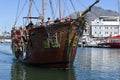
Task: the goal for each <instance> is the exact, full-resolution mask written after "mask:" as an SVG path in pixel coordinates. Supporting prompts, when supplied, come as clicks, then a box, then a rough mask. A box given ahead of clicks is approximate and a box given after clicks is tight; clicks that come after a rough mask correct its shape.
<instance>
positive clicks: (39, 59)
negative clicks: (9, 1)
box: [11, 0, 99, 68]
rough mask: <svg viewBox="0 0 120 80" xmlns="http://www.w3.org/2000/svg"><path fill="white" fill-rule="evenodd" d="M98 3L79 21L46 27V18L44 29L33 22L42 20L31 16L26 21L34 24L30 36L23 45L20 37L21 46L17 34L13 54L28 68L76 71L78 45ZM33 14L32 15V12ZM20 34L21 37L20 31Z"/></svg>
mask: <svg viewBox="0 0 120 80" xmlns="http://www.w3.org/2000/svg"><path fill="white" fill-rule="evenodd" d="M30 1H32V0H30ZM59 2H60V0H59ZM98 2H99V0H96V1H95V2H94V3H93V4H92V5H91V6H90V7H89V8H88V9H86V10H85V11H84V12H83V13H82V14H81V15H80V16H79V17H78V18H77V19H72V20H71V19H70V18H69V19H67V20H63V19H61V18H60V20H55V21H54V22H53V23H50V24H48V25H47V24H45V22H44V19H43V18H42V22H41V24H40V25H36V24H33V23H32V19H39V17H31V13H30V16H27V17H24V18H26V19H29V20H30V21H29V22H30V23H29V24H28V25H27V26H25V28H26V33H27V34H26V35H25V36H22V41H21V37H20V42H19V41H18V42H17V44H16V41H15V38H16V39H19V38H17V37H18V35H17V34H13V35H14V38H13V39H12V45H11V46H12V52H13V53H14V55H15V57H16V59H17V60H18V61H20V62H22V63H25V64H32V65H33V64H34V65H39V66H41V67H52V68H53V67H56V68H69V67H72V66H73V62H74V59H75V55H76V50H77V45H78V41H79V38H80V37H81V36H82V33H83V30H84V26H85V19H84V16H85V14H86V13H87V12H89V11H90V10H91V8H92V7H93V6H94V5H95V4H96V3H98ZM30 3H31V4H32V2H30ZM43 3H44V2H43ZM29 10H30V12H31V9H29ZM43 10H44V9H43ZM13 32H14V31H13ZM17 33H18V34H20V31H17ZM21 43H22V46H21Z"/></svg>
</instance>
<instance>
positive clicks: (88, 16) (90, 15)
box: [69, 6, 119, 23]
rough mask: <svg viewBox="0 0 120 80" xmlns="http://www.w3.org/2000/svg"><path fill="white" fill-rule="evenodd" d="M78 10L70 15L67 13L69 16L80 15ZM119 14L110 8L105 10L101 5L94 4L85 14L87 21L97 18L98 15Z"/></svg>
mask: <svg viewBox="0 0 120 80" xmlns="http://www.w3.org/2000/svg"><path fill="white" fill-rule="evenodd" d="M80 13H81V12H80V11H78V12H75V13H73V14H71V15H69V16H70V17H71V18H76V17H77V16H78V15H80ZM118 15H119V14H118V13H117V12H115V11H112V10H105V9H103V8H101V7H97V6H94V7H93V8H92V9H91V11H90V12H88V13H87V14H86V16H85V18H86V20H87V22H89V23H90V22H91V21H92V20H94V19H96V18H98V17H99V16H118Z"/></svg>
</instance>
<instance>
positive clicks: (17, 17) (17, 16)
mask: <svg viewBox="0 0 120 80" xmlns="http://www.w3.org/2000/svg"><path fill="white" fill-rule="evenodd" d="M26 3H27V0H26V1H25V3H24V5H23V7H22V9H21V11H20V13H19V15H18V12H19V6H20V0H19V2H18V7H17V12H16V19H15V23H14V25H13V26H14V27H15V26H16V24H17V21H18V19H19V17H20V15H21V14H22V12H23V10H24V7H25V5H26Z"/></svg>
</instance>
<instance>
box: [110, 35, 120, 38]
mask: <svg viewBox="0 0 120 80" xmlns="http://www.w3.org/2000/svg"><path fill="white" fill-rule="evenodd" d="M108 38H120V35H117V36H109V37H108Z"/></svg>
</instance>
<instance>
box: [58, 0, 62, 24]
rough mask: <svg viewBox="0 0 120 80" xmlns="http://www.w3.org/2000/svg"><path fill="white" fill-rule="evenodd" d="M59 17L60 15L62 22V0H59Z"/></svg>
mask: <svg viewBox="0 0 120 80" xmlns="http://www.w3.org/2000/svg"><path fill="white" fill-rule="evenodd" d="M59 17H60V22H61V20H62V7H61V0H59Z"/></svg>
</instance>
